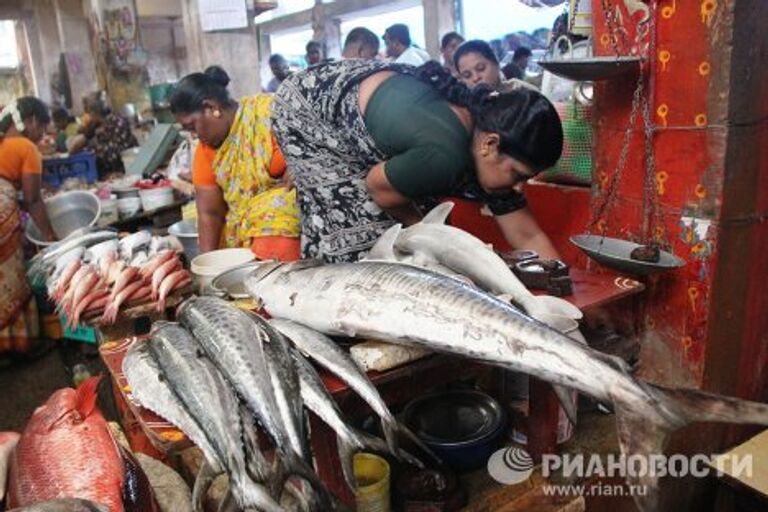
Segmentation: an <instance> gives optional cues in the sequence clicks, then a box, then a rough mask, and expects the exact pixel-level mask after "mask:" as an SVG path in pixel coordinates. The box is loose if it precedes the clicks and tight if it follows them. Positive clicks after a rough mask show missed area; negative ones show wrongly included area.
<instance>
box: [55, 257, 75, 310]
mask: <svg viewBox="0 0 768 512" xmlns="http://www.w3.org/2000/svg"><path fill="white" fill-rule="evenodd" d="M82 264H83V262H82V261H81V260H79V259H75V260H72V261H71V262H70V263H69V265H67V266H66V267H65V268H64V271H63V272H62V273H61V277H60V278H59V282H58V283H57V284H56V289H55V290H54V292H53V295H52V296H51V298H52V299H53V300H55V301H58V300H60V299H61V298H62V297H63V296H64V294H65V293H66V291H67V288H69V283H70V281H72V277H73V276H74V275H75V273H76V272H77V271H78V269H79V268H80V266H81V265H82Z"/></svg>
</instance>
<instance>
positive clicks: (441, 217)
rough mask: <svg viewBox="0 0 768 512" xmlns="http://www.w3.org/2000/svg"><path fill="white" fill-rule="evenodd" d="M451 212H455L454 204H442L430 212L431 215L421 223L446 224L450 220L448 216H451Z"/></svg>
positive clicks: (427, 215)
mask: <svg viewBox="0 0 768 512" xmlns="http://www.w3.org/2000/svg"><path fill="white" fill-rule="evenodd" d="M451 210H453V203H452V202H451V201H446V202H444V203H440V204H439V205H437V206H435V207H434V208H432V209H431V210H429V213H427V214H426V215H425V216H424V218H423V219H421V222H423V223H424V224H445V221H446V220H448V215H450V214H451Z"/></svg>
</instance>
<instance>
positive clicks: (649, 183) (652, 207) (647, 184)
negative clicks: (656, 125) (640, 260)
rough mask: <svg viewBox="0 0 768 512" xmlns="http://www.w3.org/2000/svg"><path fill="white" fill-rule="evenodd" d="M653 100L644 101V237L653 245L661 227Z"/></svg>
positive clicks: (646, 99)
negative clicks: (652, 111)
mask: <svg viewBox="0 0 768 512" xmlns="http://www.w3.org/2000/svg"><path fill="white" fill-rule="evenodd" d="M650 103H651V100H650V98H648V97H647V96H646V98H645V99H644V101H643V132H644V135H645V175H644V176H643V182H644V187H643V227H644V229H643V231H644V233H643V237H644V238H645V240H646V242H648V243H652V242H653V241H654V239H655V237H656V228H657V226H659V214H660V211H659V201H658V197H657V196H658V191H657V185H656V160H655V157H654V151H653V125H652V124H651V107H650Z"/></svg>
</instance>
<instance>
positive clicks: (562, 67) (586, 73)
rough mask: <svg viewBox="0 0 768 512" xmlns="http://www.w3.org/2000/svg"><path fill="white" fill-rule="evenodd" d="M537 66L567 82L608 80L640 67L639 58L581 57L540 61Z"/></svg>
mask: <svg viewBox="0 0 768 512" xmlns="http://www.w3.org/2000/svg"><path fill="white" fill-rule="evenodd" d="M539 65H540V66H541V67H543V68H544V69H546V70H547V71H549V72H551V73H554V74H556V75H558V76H561V77H563V78H567V79H569V80H575V81H577V82H584V81H587V80H608V79H610V78H614V77H617V76H620V75H623V74H625V73H628V72H630V71H633V70H637V69H639V67H640V57H581V58H565V59H541V60H540V61H539Z"/></svg>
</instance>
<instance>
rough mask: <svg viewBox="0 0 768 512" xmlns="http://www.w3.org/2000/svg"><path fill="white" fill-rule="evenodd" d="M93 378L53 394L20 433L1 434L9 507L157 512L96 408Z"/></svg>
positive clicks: (41, 511) (1, 481)
mask: <svg viewBox="0 0 768 512" xmlns="http://www.w3.org/2000/svg"><path fill="white" fill-rule="evenodd" d="M99 379H100V377H92V378H90V379H88V380H86V381H84V382H83V383H82V384H81V385H80V387H79V388H78V389H77V390H75V389H72V388H63V389H60V390H58V391H56V392H54V393H53V394H52V395H51V396H50V398H49V399H48V401H47V402H46V403H45V404H43V405H42V406H41V407H39V408H38V409H36V410H35V412H34V413H33V415H32V417H31V418H30V420H29V422H28V423H27V426H26V427H25V429H24V432H23V433H22V434H21V436H19V435H18V434H15V433H12V432H11V433H8V432H0V501H2V499H3V497H4V496H5V491H6V485H5V484H6V477H7V478H8V486H7V491H8V493H7V494H8V496H7V503H6V504H7V506H9V507H10V508H12V509H13V510H17V509H15V508H13V507H19V509H18V510H23V511H27V512H35V511H37V512H65V511H66V512H86V511H102V510H108V511H110V512H122V511H125V512H157V511H158V506H157V502H156V500H155V497H154V493H153V491H152V487H151V485H150V484H149V481H148V479H147V477H146V475H145V474H144V472H143V471H142V470H141V467H140V466H139V464H138V463H137V462H136V460H135V459H134V458H133V454H131V453H130V452H129V451H128V450H126V449H124V448H122V447H121V446H120V445H119V444H118V443H117V441H116V440H115V439H114V437H113V436H112V431H111V430H110V428H109V425H108V424H107V422H106V421H105V419H104V417H103V416H102V415H101V412H100V411H99V409H98V407H97V406H96V396H97V395H96V388H97V386H98V383H99ZM8 468H10V470H8Z"/></svg>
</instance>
